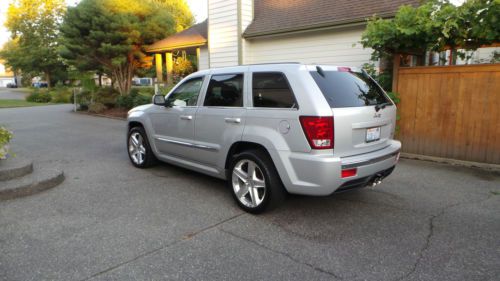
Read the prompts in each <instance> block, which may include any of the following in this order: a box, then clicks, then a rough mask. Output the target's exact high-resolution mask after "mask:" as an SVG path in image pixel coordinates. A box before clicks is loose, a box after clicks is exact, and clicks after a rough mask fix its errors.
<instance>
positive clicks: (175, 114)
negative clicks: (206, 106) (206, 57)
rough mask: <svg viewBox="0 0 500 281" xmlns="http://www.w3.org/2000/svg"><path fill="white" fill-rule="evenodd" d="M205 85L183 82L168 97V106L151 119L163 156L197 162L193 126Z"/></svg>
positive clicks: (199, 81)
mask: <svg viewBox="0 0 500 281" xmlns="http://www.w3.org/2000/svg"><path fill="white" fill-rule="evenodd" d="M202 84H203V77H196V78H191V79H189V80H186V81H184V82H183V83H182V84H180V85H179V86H177V87H176V88H175V89H174V91H172V92H171V93H170V94H169V95H168V96H167V97H166V105H167V106H165V107H164V108H161V109H160V110H158V111H156V112H155V113H153V114H152V115H151V122H152V126H153V128H154V131H155V132H154V134H155V136H154V142H155V146H156V149H157V150H158V152H159V153H160V154H163V155H167V156H177V157H181V158H184V159H189V160H193V159H195V158H196V149H195V148H194V147H193V144H194V124H195V116H196V110H197V108H198V107H197V101H198V96H199V94H200V90H201V88H202Z"/></svg>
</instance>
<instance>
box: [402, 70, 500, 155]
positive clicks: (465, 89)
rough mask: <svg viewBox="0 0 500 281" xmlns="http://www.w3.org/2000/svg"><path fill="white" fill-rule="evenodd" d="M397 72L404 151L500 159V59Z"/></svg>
mask: <svg viewBox="0 0 500 281" xmlns="http://www.w3.org/2000/svg"><path fill="white" fill-rule="evenodd" d="M394 74H395V75H394V76H395V80H394V84H393V88H394V89H395V91H396V92H398V93H399V94H400V95H401V103H400V104H399V106H398V108H399V110H398V111H399V115H400V118H401V119H400V120H399V132H398V138H399V139H400V140H401V142H402V144H403V152H407V153H413V154H421V155H428V156H436V157H443V158H452V159H459V160H466V161H474V162H482V163H490V164H500V64H488V65H468V66H436V67H434V66H431V67H402V68H399V69H396V70H395V72H394Z"/></svg>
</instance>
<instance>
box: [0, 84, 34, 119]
mask: <svg viewBox="0 0 500 281" xmlns="http://www.w3.org/2000/svg"><path fill="white" fill-rule="evenodd" d="M27 94H28V91H27V90H26V89H23V88H21V89H9V88H1V87H0V100H24V99H25V97H26V95H27ZM0 121H1V120H0Z"/></svg>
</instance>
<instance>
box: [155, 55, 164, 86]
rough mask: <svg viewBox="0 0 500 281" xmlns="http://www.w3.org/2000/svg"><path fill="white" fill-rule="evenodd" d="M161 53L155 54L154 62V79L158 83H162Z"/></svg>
mask: <svg viewBox="0 0 500 281" xmlns="http://www.w3.org/2000/svg"><path fill="white" fill-rule="evenodd" d="M162 57H163V56H162V54H161V53H160V54H155V63H156V81H157V82H158V83H163V59H162Z"/></svg>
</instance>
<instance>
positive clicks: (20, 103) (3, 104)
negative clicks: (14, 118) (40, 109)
mask: <svg viewBox="0 0 500 281" xmlns="http://www.w3.org/2000/svg"><path fill="white" fill-rule="evenodd" d="M51 104H53V103H38V102H29V101H25V100H0V108H12V107H29V106H41V105H51Z"/></svg>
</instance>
